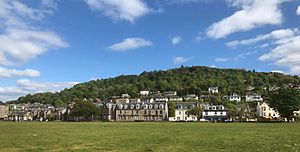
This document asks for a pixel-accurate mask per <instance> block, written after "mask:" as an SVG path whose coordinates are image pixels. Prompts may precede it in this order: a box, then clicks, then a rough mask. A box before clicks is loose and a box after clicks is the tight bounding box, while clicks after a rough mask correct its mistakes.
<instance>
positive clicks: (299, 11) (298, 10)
mask: <svg viewBox="0 0 300 152" xmlns="http://www.w3.org/2000/svg"><path fill="white" fill-rule="evenodd" d="M296 13H297V15H300V5H299V6H298V8H297V11H296Z"/></svg>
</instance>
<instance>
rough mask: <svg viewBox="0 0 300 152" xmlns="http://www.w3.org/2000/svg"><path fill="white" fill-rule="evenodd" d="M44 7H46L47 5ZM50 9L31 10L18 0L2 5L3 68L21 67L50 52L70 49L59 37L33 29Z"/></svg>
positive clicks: (5, 0) (0, 52)
mask: <svg viewBox="0 0 300 152" xmlns="http://www.w3.org/2000/svg"><path fill="white" fill-rule="evenodd" d="M44 5H45V4H44ZM49 11H51V10H50V9H46V8H44V7H43V8H40V9H36V8H30V7H28V6H27V5H25V4H23V3H21V2H19V1H16V0H11V1H9V0H3V1H0V21H1V22H2V23H3V24H1V25H0V31H1V32H0V44H1V45H0V65H20V64H23V63H26V62H27V61H29V60H31V59H33V58H35V57H36V56H38V55H41V54H43V53H44V52H46V51H48V50H50V49H56V48H65V47H68V43H67V42H65V41H64V40H63V39H62V38H61V37H60V36H59V35H57V34H56V33H55V32H53V31H45V30H42V29H40V28H39V27H36V26H33V25H32V24H33V23H36V21H40V20H42V19H43V18H44V17H45V16H46V15H47V14H49Z"/></svg>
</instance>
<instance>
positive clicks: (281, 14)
mask: <svg viewBox="0 0 300 152" xmlns="http://www.w3.org/2000/svg"><path fill="white" fill-rule="evenodd" d="M299 5H300V2H299V1H298V0H126V1H125V0H40V1H33V0H24V1H17V0H2V1H0V44H1V45H0V100H3V101H7V100H11V99H16V98H18V97H19V96H22V95H25V94H28V93H36V92H45V91H58V90H61V89H63V88H66V87H67V88H68V87H71V86H73V85H74V84H76V83H79V82H86V81H90V80H92V79H97V78H109V77H114V76H118V75H121V74H139V73H141V72H143V71H151V70H159V69H169V68H175V67H179V66H181V65H186V66H193V65H200V66H211V67H218V68H245V69H249V70H252V69H255V70H256V71H277V72H283V73H286V74H291V75H299V74H300V31H299V28H300V27H299V25H300V24H299V23H300V22H299V21H300V7H299Z"/></svg>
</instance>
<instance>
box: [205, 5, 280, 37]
mask: <svg viewBox="0 0 300 152" xmlns="http://www.w3.org/2000/svg"><path fill="white" fill-rule="evenodd" d="M227 2H228V3H229V5H230V6H232V7H238V8H240V10H238V11H236V12H235V13H233V14H232V15H231V16H229V17H227V18H224V19H222V20H221V21H219V22H216V23H214V24H212V25H211V26H209V27H208V29H207V33H206V34H207V36H208V37H211V38H214V39H219V38H224V37H226V36H228V35H230V34H232V33H235V32H241V31H248V30H251V29H254V28H257V27H261V26H264V25H278V24H281V23H282V22H283V15H282V12H281V10H280V9H279V5H280V4H281V3H282V2H283V0H272V1H262V0H227Z"/></svg>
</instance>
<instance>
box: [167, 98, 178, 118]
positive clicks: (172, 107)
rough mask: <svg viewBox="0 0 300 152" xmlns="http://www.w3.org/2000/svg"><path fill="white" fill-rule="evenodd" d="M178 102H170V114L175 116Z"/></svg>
mask: <svg viewBox="0 0 300 152" xmlns="http://www.w3.org/2000/svg"><path fill="white" fill-rule="evenodd" d="M175 109H176V102H169V103H168V116H169V117H175Z"/></svg>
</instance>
